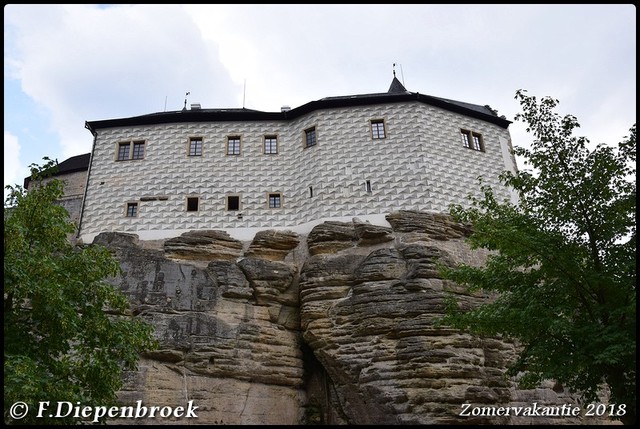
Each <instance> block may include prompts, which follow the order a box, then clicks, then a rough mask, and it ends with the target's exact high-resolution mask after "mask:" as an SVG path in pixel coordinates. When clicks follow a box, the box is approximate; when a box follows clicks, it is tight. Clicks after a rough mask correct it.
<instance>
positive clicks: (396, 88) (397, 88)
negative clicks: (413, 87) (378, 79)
mask: <svg viewBox="0 0 640 429" xmlns="http://www.w3.org/2000/svg"><path fill="white" fill-rule="evenodd" d="M387 92H388V93H389V94H391V93H397V92H407V88H405V87H404V85H403V84H401V83H400V81H399V80H398V78H397V77H396V76H395V72H394V75H393V80H392V81H391V86H390V87H389V91H387Z"/></svg>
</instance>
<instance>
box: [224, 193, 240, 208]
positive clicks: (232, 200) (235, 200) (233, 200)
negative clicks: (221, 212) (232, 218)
mask: <svg viewBox="0 0 640 429" xmlns="http://www.w3.org/2000/svg"><path fill="white" fill-rule="evenodd" d="M227 210H229V211H236V210H240V197H239V196H237V195H229V196H227Z"/></svg>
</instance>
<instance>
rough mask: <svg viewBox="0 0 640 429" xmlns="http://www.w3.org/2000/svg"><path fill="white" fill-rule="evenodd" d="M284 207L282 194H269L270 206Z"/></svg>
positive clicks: (274, 207) (272, 207)
mask: <svg viewBox="0 0 640 429" xmlns="http://www.w3.org/2000/svg"><path fill="white" fill-rule="evenodd" d="M280 207H282V194H269V208H270V209H279V208H280Z"/></svg>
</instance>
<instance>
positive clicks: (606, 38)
mask: <svg viewBox="0 0 640 429" xmlns="http://www.w3.org/2000/svg"><path fill="white" fill-rule="evenodd" d="M633 7H634V6H633V5H475V6H474V5H428V4H426V5H405V4H399V5H388V4H387V5H367V6H361V5H339V4H334V5H322V4H315V5H314V4H306V5H305V4H301V5H259V4H240V5H186V6H182V5H142V4H134V5H110V6H108V7H98V6H95V5H43V4H40V5H8V6H5V80H6V79H7V76H9V77H13V78H17V79H19V80H20V82H21V85H22V90H23V91H24V93H26V94H28V95H29V97H31V98H32V99H33V100H34V101H35V102H36V103H37V104H38V105H39V106H40V107H41V108H42V109H43V111H45V112H48V113H47V115H48V116H49V117H50V127H51V130H52V132H54V133H55V135H57V136H58V138H59V142H57V141H55V142H53V141H47V142H46V144H47V145H49V146H50V147H52V146H54V145H58V144H60V145H62V147H63V148H64V154H63V156H71V155H77V154H80V153H84V152H89V151H90V150H91V143H92V138H91V135H90V133H89V132H88V131H87V130H85V129H84V121H86V120H89V121H93V120H101V119H111V118H121V117H127V116H135V115H142V114H147V113H153V112H157V111H162V110H163V109H164V105H165V100H166V101H167V103H166V105H167V110H179V109H181V108H182V106H183V102H184V94H185V92H187V91H189V92H190V93H191V95H190V96H189V103H192V102H199V103H201V105H202V106H203V107H204V108H222V107H241V106H242V105H243V102H244V105H245V107H247V108H251V109H258V110H266V111H279V109H280V107H281V106H282V105H289V106H291V107H297V106H299V105H302V104H305V103H307V102H310V101H313V100H317V99H319V98H323V97H328V96H336V95H349V94H363V93H371V92H384V91H386V90H387V89H388V87H389V84H390V83H391V78H392V74H391V72H392V64H393V63H394V62H395V63H398V64H399V65H401V66H402V68H400V66H398V67H397V68H396V71H397V74H398V77H399V78H401V79H403V80H404V81H405V86H406V87H407V89H408V90H410V91H414V92H420V93H423V94H429V95H434V96H440V97H445V98H451V99H455V100H459V101H465V102H469V103H476V104H481V105H484V104H489V105H491V106H492V107H493V108H495V109H498V111H499V114H501V115H505V116H506V117H507V119H509V120H513V118H514V115H515V114H516V113H517V112H518V111H520V106H519V105H518V104H517V102H516V101H515V100H514V95H515V92H516V90H517V89H527V90H528V91H529V94H531V95H536V96H538V97H543V96H547V95H549V96H553V97H554V98H558V99H559V100H560V101H561V104H560V107H561V108H562V111H563V112H566V113H571V114H573V115H575V116H577V117H578V119H579V120H580V123H581V124H582V125H583V128H582V130H584V131H585V132H587V131H589V132H593V133H594V134H595V136H594V137H595V138H596V139H598V140H601V139H603V138H605V137H606V139H605V140H607V141H611V140H613V141H617V139H619V138H620V137H621V136H623V135H624V134H625V133H626V131H627V130H628V129H629V127H630V125H631V124H632V122H633V121H635V105H636V99H635V93H636V83H635V76H636V71H635V70H636V64H635V48H636V46H635V43H636V42H635V10H633V9H631V8H633ZM245 80H246V94H244V93H243V86H244V82H245ZM5 128H6V127H5ZM510 129H511V132H512V136H513V142H514V145H524V144H526V141H527V140H528V139H530V137H529V136H527V135H526V134H525V132H524V127H523V125H522V124H521V123H514V124H512V125H511V127H510ZM12 132H13V133H14V134H16V133H18V131H17V130H13V129H12ZM42 144H44V142H43V143H42ZM26 147H29V150H30V151H31V150H33V149H32V148H33V147H34V146H33V145H31V144H29V145H27V144H26V143H25V148H26ZM62 152H63V151H56V150H49V151H48V153H49V154H52V155H54V154H58V153H62ZM39 158H41V156H37V157H36V160H37V159H39ZM30 161H32V160H30Z"/></svg>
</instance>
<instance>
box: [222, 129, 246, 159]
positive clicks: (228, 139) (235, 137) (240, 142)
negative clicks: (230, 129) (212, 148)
mask: <svg viewBox="0 0 640 429" xmlns="http://www.w3.org/2000/svg"><path fill="white" fill-rule="evenodd" d="M232 140H233V141H235V140H237V141H238V147H237V150H238V152H237V153H235V150H236V147H235V144H234V146H233V152H230V151H229V149H230V148H231V146H229V144H230V143H231V141H232ZM225 151H226V154H227V155H230V156H238V155H241V154H242V136H240V135H237V134H233V135H228V136H227V142H226V148H225Z"/></svg>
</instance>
